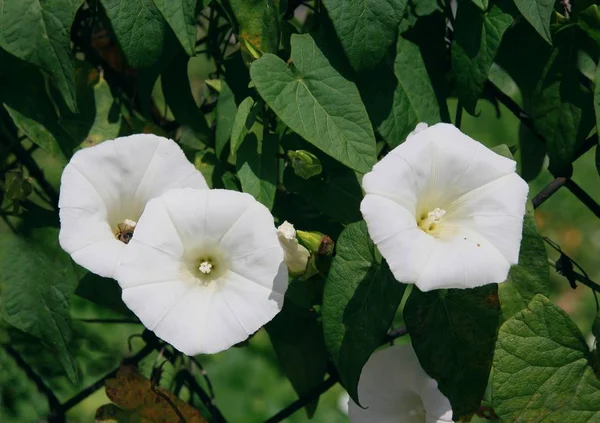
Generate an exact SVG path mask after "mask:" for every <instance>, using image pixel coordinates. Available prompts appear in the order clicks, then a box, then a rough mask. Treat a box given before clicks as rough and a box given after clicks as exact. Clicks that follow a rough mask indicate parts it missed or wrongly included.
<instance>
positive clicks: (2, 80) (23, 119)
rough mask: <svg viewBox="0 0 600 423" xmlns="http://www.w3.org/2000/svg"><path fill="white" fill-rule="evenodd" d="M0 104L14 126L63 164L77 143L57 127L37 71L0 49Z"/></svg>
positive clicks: (53, 104)
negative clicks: (0, 65)
mask: <svg viewBox="0 0 600 423" xmlns="http://www.w3.org/2000/svg"><path fill="white" fill-rule="evenodd" d="M0 62H1V63H2V64H3V66H5V67H6V68H4V69H2V70H1V71H0V102H2V104H3V105H4V108H5V109H6V110H7V111H8V113H9V115H10V116H11V118H12V119H13V121H14V123H15V125H16V126H17V127H18V128H19V129H20V130H21V131H22V132H23V133H24V134H25V135H26V136H27V137H28V138H29V139H30V140H31V141H32V142H34V143H35V144H37V145H38V146H39V147H41V148H42V149H43V150H45V151H46V152H47V153H48V154H50V155H51V156H52V157H53V158H55V159H56V160H57V161H58V163H60V164H61V165H65V164H66V163H67V158H68V157H70V155H71V152H72V149H73V147H74V146H75V145H77V144H78V143H77V142H75V141H74V140H73V139H72V138H71V136H70V135H69V134H68V133H67V132H66V131H65V130H64V129H63V128H62V127H61V126H60V125H59V124H58V115H57V113H56V109H55V103H54V102H53V101H52V100H51V99H50V96H49V95H48V92H47V90H46V85H45V83H44V77H43V76H42V74H41V72H40V70H39V69H37V68H36V67H34V66H32V65H30V64H29V63H26V62H24V61H21V60H19V59H16V58H15V57H14V56H12V55H9V54H7V53H6V52H4V51H2V50H0Z"/></svg>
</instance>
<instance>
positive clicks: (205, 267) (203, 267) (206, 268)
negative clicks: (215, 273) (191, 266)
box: [198, 260, 213, 275]
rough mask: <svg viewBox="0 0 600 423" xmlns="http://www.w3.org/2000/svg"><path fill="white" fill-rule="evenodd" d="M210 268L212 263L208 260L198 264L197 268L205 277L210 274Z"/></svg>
mask: <svg viewBox="0 0 600 423" xmlns="http://www.w3.org/2000/svg"><path fill="white" fill-rule="evenodd" d="M212 267H213V265H212V263H211V262H210V261H208V260H205V261H203V262H202V263H200V266H198V270H199V271H200V272H202V273H204V274H205V275H208V274H209V273H210V272H211V270H212Z"/></svg>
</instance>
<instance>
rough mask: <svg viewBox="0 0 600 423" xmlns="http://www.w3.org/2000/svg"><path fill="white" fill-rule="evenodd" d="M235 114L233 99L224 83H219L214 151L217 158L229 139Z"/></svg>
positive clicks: (235, 107) (235, 108)
mask: <svg viewBox="0 0 600 423" xmlns="http://www.w3.org/2000/svg"><path fill="white" fill-rule="evenodd" d="M236 114H237V106H236V104H235V97H234V95H233V92H232V91H231V89H230V88H229V85H227V83H226V82H225V81H221V92H220V94H219V98H218V100H217V108H216V118H215V119H216V128H215V150H216V151H217V156H219V157H221V156H222V154H223V150H224V149H225V146H226V145H227V142H228V141H229V138H230V137H231V132H232V129H233V122H234V120H235V116H236Z"/></svg>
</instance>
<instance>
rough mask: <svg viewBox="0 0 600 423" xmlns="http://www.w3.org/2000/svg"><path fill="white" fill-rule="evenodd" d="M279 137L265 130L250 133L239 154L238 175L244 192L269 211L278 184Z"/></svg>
mask: <svg viewBox="0 0 600 423" xmlns="http://www.w3.org/2000/svg"><path fill="white" fill-rule="evenodd" d="M277 141H278V139H277V135H275V134H271V133H269V132H268V130H267V128H264V131H263V133H262V134H260V133H259V134H257V133H255V132H250V133H248V134H247V135H246V137H245V138H244V142H243V143H242V145H241V147H240V148H239V150H238V152H237V157H236V168H237V175H238V177H239V178H240V182H241V183H242V190H243V191H244V192H247V193H248V194H251V195H252V196H253V197H254V198H256V199H257V200H258V201H259V202H261V203H262V204H264V205H265V206H266V207H267V208H268V209H269V210H271V209H272V208H273V203H274V202H275V188H276V184H277V147H278V143H277Z"/></svg>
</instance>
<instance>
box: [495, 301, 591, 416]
mask: <svg viewBox="0 0 600 423" xmlns="http://www.w3.org/2000/svg"><path fill="white" fill-rule="evenodd" d="M588 357H589V349H588V346H587V344H586V342H585V339H584V337H583V335H582V334H581V332H580V331H579V329H578V328H577V326H576V325H575V323H574V322H573V321H572V320H571V319H570V318H569V316H568V315H567V314H566V313H565V312H564V311H563V310H562V309H560V308H559V307H557V306H556V305H554V304H552V303H551V302H550V300H548V299H547V298H546V297H544V296H543V295H536V296H535V297H534V298H533V300H532V301H531V303H529V305H528V307H527V308H526V309H525V310H523V311H521V312H520V313H518V314H516V315H515V316H513V317H512V318H511V319H509V320H508V321H507V322H505V323H504V324H503V325H502V327H500V332H499V334H498V343H497V344H496V352H495V354H494V374H493V381H492V384H493V396H492V403H493V407H494V410H495V411H496V414H498V416H500V417H501V418H502V421H504V422H506V423H510V422H543V423H565V422H569V423H595V422H598V421H600V379H598V378H597V377H596V376H595V375H594V371H593V369H592V367H591V366H590V365H589V362H588Z"/></svg>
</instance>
